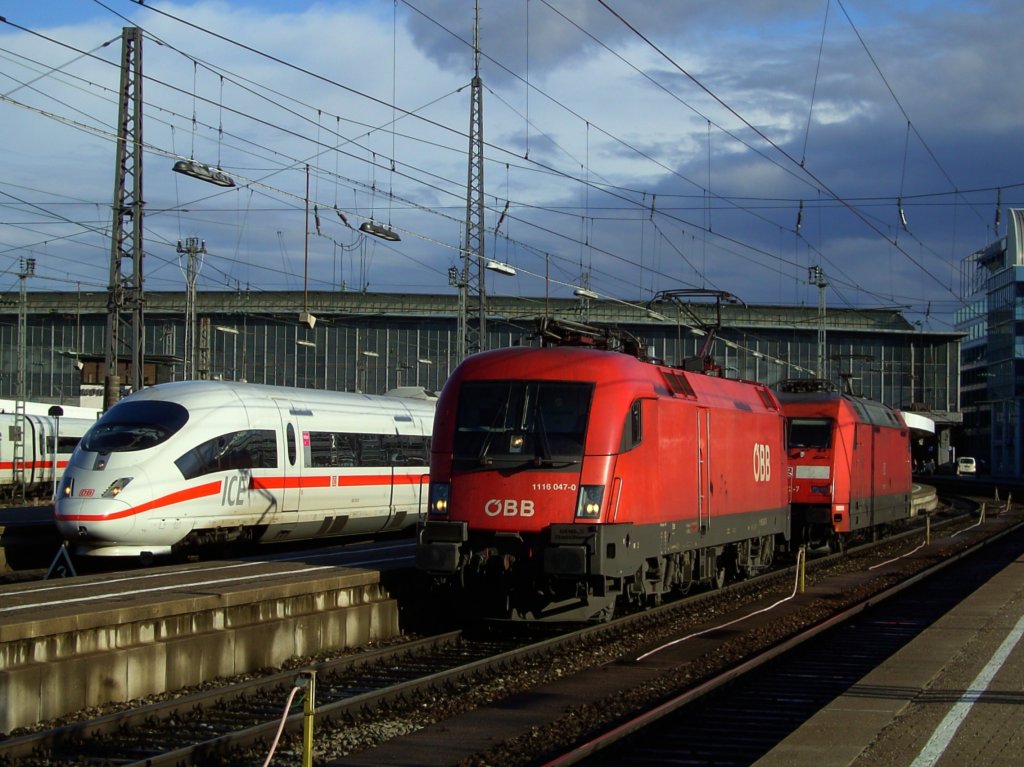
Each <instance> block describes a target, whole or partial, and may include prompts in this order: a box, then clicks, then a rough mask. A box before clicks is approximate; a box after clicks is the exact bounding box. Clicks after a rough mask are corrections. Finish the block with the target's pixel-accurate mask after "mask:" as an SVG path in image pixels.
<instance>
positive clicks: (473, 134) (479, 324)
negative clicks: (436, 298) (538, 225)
mask: <svg viewBox="0 0 1024 767" xmlns="http://www.w3.org/2000/svg"><path fill="white" fill-rule="evenodd" d="M483 90H484V88H483V82H482V81H481V80H480V0H476V16H475V18H474V23H473V80H472V83H471V84H470V91H469V93H470V95H469V169H468V172H467V176H466V231H465V238H464V240H463V243H462V278H461V280H460V281H459V348H458V351H459V359H460V360H461V359H462V358H463V357H465V356H466V355H467V354H472V353H473V352H477V351H483V350H484V349H486V348H487V286H486V283H485V280H484V275H485V272H484V102H483ZM474 299H475V300H474Z"/></svg>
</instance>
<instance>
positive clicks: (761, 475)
mask: <svg viewBox="0 0 1024 767" xmlns="http://www.w3.org/2000/svg"><path fill="white" fill-rule="evenodd" d="M771 478H772V449H771V447H770V446H769V445H765V444H762V443H760V442H755V443H754V481H755V482H770V481H771Z"/></svg>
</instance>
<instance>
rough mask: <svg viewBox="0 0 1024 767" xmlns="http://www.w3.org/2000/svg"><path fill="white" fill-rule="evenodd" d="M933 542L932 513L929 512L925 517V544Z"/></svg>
mask: <svg viewBox="0 0 1024 767" xmlns="http://www.w3.org/2000/svg"><path fill="white" fill-rule="evenodd" d="M931 542H932V515H931V514H928V515H927V516H926V517H925V518H924V545H925V546H927V545H929V544H930V543H931Z"/></svg>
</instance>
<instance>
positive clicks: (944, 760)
mask: <svg viewBox="0 0 1024 767" xmlns="http://www.w3.org/2000/svg"><path fill="white" fill-rule="evenodd" d="M1022 705H1024V552H1022V553H1021V555H1020V556H1018V557H1017V558H1016V560H1015V561H1013V562H1012V563H1011V564H1009V565H1008V566H1007V567H1005V568H1003V569H1002V570H1001V571H999V572H998V573H997V574H996V575H995V576H994V577H992V578H991V579H990V580H989V581H988V582H986V583H985V584H984V585H982V586H981V587H980V588H979V589H977V590H976V591H975V592H974V593H973V594H971V595H970V597H969V598H968V599H966V600H964V601H962V602H960V603H959V604H957V605H956V606H955V607H954V608H953V609H951V610H950V611H949V612H948V613H946V614H945V615H944V616H942V617H941V618H940V619H939V620H938V621H937V622H935V623H934V624H933V625H931V626H929V627H928V628H927V629H926V630H925V631H923V632H922V633H921V634H920V635H919V636H917V637H916V638H915V639H913V640H912V641H911V642H909V643H908V644H907V645H906V646H904V647H903V648H902V649H901V650H899V651H898V652H896V653H895V654H893V655H892V656H891V657H890V658H889V659H888V660H887V661H886V662H885V663H884V664H882V665H880V666H879V667H877V668H876V669H875V670H874V671H872V672H871V673H869V674H868V675H867V676H865V677H864V678H862V679H861V680H860V681H859V682H857V683H856V684H855V685H853V686H852V687H850V688H849V689H848V690H847V691H846V692H845V693H843V694H842V695H840V696H839V697H837V698H836V699H835V700H834V701H832V703H831V704H830V705H828V706H827V707H825V708H824V709H822V710H821V711H820V712H818V713H817V714H816V715H815V716H814V717H813V718H811V719H810V720H809V721H807V722H806V723H805V724H804V725H803V726H802V727H800V728H799V729H798V730H796V731H794V732H793V733H791V734H790V735H789V736H788V737H786V738H785V739H784V740H782V741H781V742H780V743H779V744H778V745H777V746H776V747H775V748H774V749H772V750H771V751H770V752H768V753H767V754H765V755H764V756H763V757H762V758H761V759H759V760H758V761H757V762H755V764H756V765H757V767H793V765H802V764H813V765H815V766H816V767H840V766H842V767H847V766H848V765H851V766H853V767H868V766H869V765H872V766H873V765H879V764H885V765H896V766H904V765H905V766H906V767H931V766H932V765H935V766H936V767H958V766H959V765H965V764H985V765H1006V766H1007V767H1009V765H1019V764H1024V732H1022V731H1021V728H1020V711H1021V706H1022Z"/></svg>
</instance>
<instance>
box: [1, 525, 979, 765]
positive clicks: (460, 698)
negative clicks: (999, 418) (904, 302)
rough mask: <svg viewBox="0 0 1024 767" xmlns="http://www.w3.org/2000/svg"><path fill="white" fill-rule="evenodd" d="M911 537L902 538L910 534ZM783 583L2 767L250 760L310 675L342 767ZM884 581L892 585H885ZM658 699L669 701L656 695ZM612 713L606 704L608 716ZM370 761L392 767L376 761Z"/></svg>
mask: <svg viewBox="0 0 1024 767" xmlns="http://www.w3.org/2000/svg"><path fill="white" fill-rule="evenodd" d="M958 519H959V520H960V521H959V522H953V521H951V522H949V524H960V525H961V526H967V525H968V522H965V521H964V519H963V517H959V518H958ZM919 533H920V531H916V532H915V531H911V532H910V533H908V535H911V536H913V535H919ZM908 545H909V544H908V542H907V541H906V540H904V541H902V542H901V541H900V540H899V539H891V540H888V541H886V542H885V543H883V544H881V545H876V546H873V547H862V548H859V549H851V550H849V551H848V552H847V554H846V555H845V556H831V557H822V558H820V559H818V560H814V561H812V562H811V563H810V564H809V567H808V570H809V578H810V579H824V578H826V577H829V575H830V574H835V573H837V572H840V571H842V570H844V569H848V570H863V568H864V567H865V562H866V561H868V558H874V559H875V560H878V559H879V558H882V557H885V556H888V554H889V553H891V551H893V550H896V549H901V548H902V549H903V550H906V549H907V547H908ZM960 548H962V546H960ZM869 552H873V553H869ZM936 557H937V558H939V559H944V558H945V559H948V554H941V555H940V554H938V553H936ZM792 580H793V573H792V570H785V571H781V572H778V573H774V574H770V575H766V576H762V577H760V578H757V579H752V580H749V581H744V582H742V583H740V584H736V585H735V586H733V587H729V588H727V589H724V590H723V591H720V592H711V593H706V594H701V595H698V596H696V597H691V598H689V599H687V600H683V601H680V602H677V603H673V604H671V605H664V606H662V607H660V608H656V609H653V610H649V611H646V612H644V613H640V614H637V615H633V616H627V617H626V618H624V619H622V620H620V621H615V622H613V623H609V624H602V625H600V626H595V627H589V628H586V629H583V630H580V631H568V632H565V633H563V634H559V635H556V636H554V637H547V638H544V639H542V640H540V641H537V640H536V637H533V638H530V637H525V638H519V639H516V638H514V637H511V638H508V637H501V636H481V637H470V636H467V635H464V634H460V633H448V634H443V635H439V636H436V637H430V638H426V639H419V640H414V641H413V640H411V641H408V642H405V643H402V644H400V645H398V646H394V647H389V648H383V649H379V650H375V651H372V652H362V653H359V654H357V655H353V656H346V657H344V658H339V659H333V660H330V661H322V662H319V663H315V664H312V663H311V664H308V665H304V666H301V667H298V666H297V667H295V668H293V669H289V670H286V671H280V672H277V673H275V674H269V675H267V676H265V677H261V678H259V679H250V680H246V681H242V682H237V683H234V684H228V685H224V686H221V687H217V688H211V689H209V690H203V691H197V692H191V693H190V694H188V695H184V696H178V697H173V698H168V699H166V700H162V701H159V702H155V703H150V704H148V705H146V706H142V707H137V708H133V709H130V710H125V711H121V712H117V713H112V714H107V715H105V716H100V717H98V718H95V719H90V720H86V721H80V722H73V723H64V724H61V725H58V726H56V727H53V728H51V729H49V730H45V731H39V732H34V733H30V734H23V735H20V736H19V737H14V738H9V739H7V740H5V741H0V764H2V765H5V767H44V766H45V767H49V766H50V765H55V764H62V765H86V764H89V765H96V764H113V763H117V764H133V765H143V764H145V765H150V767H157V766H158V765H170V764H174V765H189V764H204V765H236V764H238V765H241V764H253V763H256V762H255V761H254V760H255V759H256V758H259V759H261V760H262V759H263V758H265V756H266V753H267V751H268V750H269V747H270V746H269V744H270V743H271V741H272V740H273V739H274V735H275V733H276V731H277V728H278V724H279V720H280V719H281V717H282V712H283V708H284V704H285V701H286V700H287V699H288V696H289V693H290V690H291V689H292V687H294V686H295V685H296V681H297V679H298V678H299V676H300V672H306V671H315V672H316V674H315V677H316V730H317V735H316V743H317V745H318V748H319V750H320V753H321V754H322V755H323V756H325V757H330V758H333V759H341V760H342V761H339V762H338V764H343V763H344V761H343V760H344V758H345V755H346V754H351V753H355V752H359V751H362V750H365V749H368V748H373V747H374V746H376V745H379V744H380V743H382V742H385V741H387V740H388V739H389V738H394V737H398V736H402V735H404V734H406V733H408V732H412V731H416V730H423V729H424V728H429V727H430V726H431V724H433V723H434V722H437V721H439V720H441V719H451V718H452V717H456V715H458V714H461V713H464V712H466V711H468V710H471V709H473V708H474V707H477V706H485V705H487V704H488V703H491V702H494V701H496V700H500V699H507V698H508V697H509V696H514V695H516V694H522V693H523V692H524V691H528V690H530V689H531V688H532V687H536V686H540V685H543V684H546V683H550V682H551V681H552V679H558V678H565V679H568V678H571V677H572V676H574V675H575V674H578V673H580V672H581V671H583V670H585V669H587V668H593V667H601V668H608V667H609V664H613V663H614V662H615V660H616V659H618V658H620V657H626V656H630V655H631V654H632V656H635V654H636V651H637V649H638V648H640V647H642V646H644V645H649V644H650V643H652V642H656V641H658V638H659V637H666V636H673V635H676V636H678V635H679V634H680V632H685V631H688V630H690V629H692V628H693V627H696V626H700V625H703V624H706V623H707V622H708V621H712V622H714V621H716V620H718V621H720V620H721V616H722V615H724V614H728V613H730V612H735V611H737V610H748V609H750V606H752V605H755V604H757V603H758V602H764V601H765V600H769V601H770V600H774V599H777V598H778V596H779V595H780V594H782V593H784V592H786V591H788V590H789V589H790V587H791V584H792ZM883 580H886V584H887V585H891V584H888V579H883ZM879 588H881V586H879ZM821 612H822V606H821V605H815V606H813V608H811V609H810V614H809V617H807V618H806V620H813V621H814V622H816V623H820V621H821V620H822V615H821ZM784 623H785V624H786V625H785V626H782V627H781V628H782V629H784V631H783V633H787V632H788V634H789V635H793V634H795V633H798V632H797V630H796V629H794V627H793V624H792V623H791V622H789V621H786V622H784ZM740 636H741V637H742V636H744V635H743V634H741V635H740ZM757 641H764V642H768V643H769V644H772V645H774V644H777V643H778V641H780V640H779V638H777V637H760V638H759V639H758V640H757ZM741 644H742V641H741ZM754 644H756V642H753V641H752V642H751V645H754ZM754 649H756V648H754ZM753 651H754V650H753V649H752V647H748V648H747V649H746V650H742V652H747V653H748V654H749V653H750V652H753ZM734 652H740V650H738V649H735V648H734V649H733V650H730V652H729V656H730V658H731V657H732V654H733V653H734ZM730 665H734V662H732V661H730ZM714 670H715V669H714V668H711V669H710V670H708V669H705V670H704V671H701V672H700V673H701V674H703V673H712V672H714ZM695 673H697V672H696V671H695ZM658 695H659V696H660V697H664V692H659V693H658ZM613 710H614V707H611V708H610V709H609V713H612V711H613ZM290 711H291V713H290V714H289V716H288V718H287V721H286V723H285V736H284V740H283V742H282V744H281V746H280V753H281V755H280V756H279V757H277V758H276V759H275V762H274V763H275V764H290V763H295V764H298V758H297V756H296V754H297V751H298V749H299V747H300V746H299V732H300V731H301V728H302V721H303V715H302V702H301V700H298V701H295V702H293V704H292V707H291V709H290ZM614 716H616V717H621V716H622V714H621V713H614ZM456 718H457V717H456ZM538 726H541V727H543V725H542V724H541V725H538ZM560 729H561V730H562V735H563V736H568V737H569V738H570V742H572V740H573V739H574V737H578V735H577V736H573V730H572V728H560ZM453 741H454V738H453ZM538 748H541V749H542V750H543V748H546V746H545V747H538ZM520 751H521V750H520ZM285 754H289V755H290V758H291V759H292V761H288V759H287V758H286V757H285ZM519 755H520V756H522V752H521V753H520V754H519ZM506 761H508V760H507V759H506ZM374 762H375V763H378V764H381V765H383V764H386V763H387V762H386V760H384V759H383V758H381V759H380V760H378V759H377V757H376V756H375V757H374ZM331 763H332V764H333V763H334V762H331ZM481 763H484V762H481ZM509 763H516V762H509ZM521 763H522V762H521ZM526 763H528V762H526Z"/></svg>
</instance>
